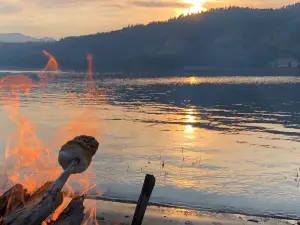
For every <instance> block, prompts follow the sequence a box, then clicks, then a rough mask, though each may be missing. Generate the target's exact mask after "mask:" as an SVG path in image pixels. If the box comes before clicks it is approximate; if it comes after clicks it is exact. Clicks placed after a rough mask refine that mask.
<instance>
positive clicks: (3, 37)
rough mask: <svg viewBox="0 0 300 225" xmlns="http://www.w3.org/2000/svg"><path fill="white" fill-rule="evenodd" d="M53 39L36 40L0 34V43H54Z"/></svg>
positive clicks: (11, 34)
mask: <svg viewBox="0 0 300 225" xmlns="http://www.w3.org/2000/svg"><path fill="white" fill-rule="evenodd" d="M54 41H56V40H55V39H53V38H48V37H42V38H36V37H31V36H27V35H24V34H21V33H0V42H2V43H27V42H54Z"/></svg>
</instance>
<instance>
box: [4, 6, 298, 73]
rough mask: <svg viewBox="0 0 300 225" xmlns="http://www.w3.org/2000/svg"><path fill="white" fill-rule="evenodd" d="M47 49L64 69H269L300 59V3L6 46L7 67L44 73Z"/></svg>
mask: <svg viewBox="0 0 300 225" xmlns="http://www.w3.org/2000/svg"><path fill="white" fill-rule="evenodd" d="M42 49H46V50H48V51H49V52H51V53H52V54H53V55H54V56H55V57H56V58H57V59H58V61H59V62H60V65H61V67H62V68H63V69H73V70H83V69H86V67H87V66H86V60H85V58H86V54H87V53H92V54H93V55H94V60H95V69H96V70H97V71H168V70H178V69H182V68H183V67H184V66H191V65H197V66H209V67H222V68H229V67H230V68H250V67H251V68H264V67H267V66H268V64H269V63H270V62H271V61H272V60H274V59H276V58H279V57H293V58H296V59H298V60H300V4H295V5H290V6H287V7H284V8H280V9H251V8H239V7H230V8H222V9H213V10H210V11H207V12H205V13H200V14H196V15H190V16H186V17H183V16H182V17H179V18H173V19H170V20H168V21H166V22H153V23H150V24H148V25H136V26H130V27H127V28H124V29H121V30H118V31H112V32H109V33H98V34H94V35H87V36H80V37H68V38H64V39H62V40H60V41H58V42H54V43H25V44H8V43H2V44H1V47H0V66H1V67H22V68H40V67H41V65H43V63H44V62H45V60H46V59H45V57H42V52H41V50H42Z"/></svg>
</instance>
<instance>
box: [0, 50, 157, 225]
mask: <svg viewBox="0 0 300 225" xmlns="http://www.w3.org/2000/svg"><path fill="white" fill-rule="evenodd" d="M43 53H44V54H45V56H46V57H48V62H47V64H46V66H45V68H44V69H43V70H42V71H41V72H40V73H38V77H39V80H38V81H34V80H33V79H30V78H29V77H28V76H25V75H22V74H19V75H12V76H6V77H3V78H2V79H0V92H1V94H0V98H1V99H2V102H3V103H4V109H5V111H6V112H7V113H8V116H9V118H10V120H11V121H12V122H14V123H15V125H16V127H17V129H16V130H15V131H14V132H13V133H12V134H11V135H10V137H9V138H8V140H7V142H6V149H5V159H6V160H5V163H4V165H1V166H2V167H3V170H5V171H7V173H6V176H7V180H8V181H9V182H10V184H11V185H10V186H12V187H10V188H9V189H8V190H7V189H6V191H4V193H3V194H2V196H1V197H0V225H8V224H11V225H21V224H26V225H40V224H43V225H50V224H55V225H56V224H75V225H76V224H78V225H79V224H88V222H89V221H92V222H93V223H94V224H98V222H97V218H96V208H95V205H93V206H88V207H84V205H83V202H84V200H85V197H86V194H87V193H88V191H90V190H91V189H93V188H95V186H96V185H95V184H90V180H89V177H88V173H87V171H86V170H88V168H89V166H90V164H91V161H92V157H93V156H94V155H95V154H96V152H97V150H98V146H99V143H98V141H97V140H96V139H95V138H94V137H92V136H97V132H96V131H95V130H93V129H92V128H90V127H86V126H81V124H80V120H76V121H73V122H72V123H71V124H70V125H69V126H67V127H63V128H61V129H60V130H58V131H57V133H56V134H55V135H54V137H55V139H56V141H57V140H59V141H57V142H58V143H57V144H62V143H65V144H64V145H63V146H62V147H61V149H60V151H59V152H58V153H56V152H53V151H51V148H50V147H48V146H47V145H46V144H45V143H43V142H42V141H40V140H39V138H38V137H37V135H36V131H35V126H34V125H33V122H32V121H30V119H28V118H27V117H26V116H25V115H23V114H22V113H21V99H22V98H24V97H25V99H26V98H27V100H28V99H29V96H30V92H31V90H32V89H33V88H43V87H44V86H46V85H47V84H48V83H49V82H50V81H52V80H54V79H55V78H56V76H57V75H59V67H58V63H57V61H56V59H55V58H54V57H53V56H52V55H51V54H50V53H48V52H47V51H43ZM92 61H93V57H92V55H90V54H88V56H87V65H88V72H87V76H86V86H87V92H86V95H94V94H99V93H97V90H96V85H95V82H94V79H93V74H92ZM74 103H75V104H76V101H74ZM88 113H89V112H87V114H88ZM65 133H67V134H66V135H62V134H65ZM82 133H87V134H88V135H90V136H85V135H81V134H82ZM73 137H75V138H73ZM71 138H73V139H72V140H70V139H71ZM57 159H58V160H57ZM58 164H59V165H60V166H61V168H59V167H58ZM38 174H41V175H42V176H43V177H47V179H48V180H49V181H48V180H47V182H46V183H45V181H43V180H42V179H38V178H37V175H38ZM72 174H77V175H79V176H80V177H78V179H76V180H77V181H78V183H79V184H80V186H81V188H80V190H79V191H78V190H77V191H75V190H74V189H73V187H72V185H70V183H69V182H68V178H69V177H70V176H71V175H72ZM73 176H74V175H73ZM52 180H54V181H52ZM154 184H155V178H154V177H153V176H150V175H147V176H146V179H145V183H144V187H143V189H142V193H141V195H140V199H139V202H138V204H137V208H136V212H135V216H134V219H133V222H132V224H134V225H135V224H137V225H138V224H141V223H142V220H143V216H144V213H145V210H146V207H147V204H148V201H149V198H150V195H151V192H152V189H153V187H154ZM7 185H9V184H7V182H5V185H3V186H4V188H6V186H7ZM38 187H39V188H38ZM63 188H64V189H63ZM68 202H69V204H68Z"/></svg>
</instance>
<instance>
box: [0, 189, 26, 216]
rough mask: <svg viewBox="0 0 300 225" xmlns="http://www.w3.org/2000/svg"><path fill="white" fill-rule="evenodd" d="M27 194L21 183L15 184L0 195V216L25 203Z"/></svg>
mask: <svg viewBox="0 0 300 225" xmlns="http://www.w3.org/2000/svg"><path fill="white" fill-rule="evenodd" d="M28 196H29V194H28V193H27V190H26V189H24V187H23V186H22V185H21V184H16V185H15V186H13V187H12V188H10V189H9V190H8V191H7V192H5V193H4V194H3V195H2V196H1V197H0V217H3V216H4V215H7V214H8V213H9V212H10V211H12V210H14V209H16V208H17V207H19V206H20V205H21V204H22V203H25V199H27V198H28Z"/></svg>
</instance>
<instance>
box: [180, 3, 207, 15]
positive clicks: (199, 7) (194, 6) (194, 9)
mask: <svg viewBox="0 0 300 225" xmlns="http://www.w3.org/2000/svg"><path fill="white" fill-rule="evenodd" d="M206 1H207V0H183V3H186V4H188V5H191V7H190V8H188V9H184V10H183V11H181V12H180V14H183V15H185V16H186V15H189V14H194V13H200V12H203V11H206V10H207V9H206V8H204V6H203V5H204V3H206Z"/></svg>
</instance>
